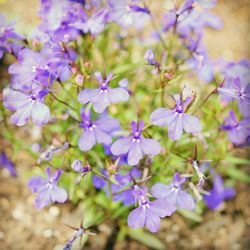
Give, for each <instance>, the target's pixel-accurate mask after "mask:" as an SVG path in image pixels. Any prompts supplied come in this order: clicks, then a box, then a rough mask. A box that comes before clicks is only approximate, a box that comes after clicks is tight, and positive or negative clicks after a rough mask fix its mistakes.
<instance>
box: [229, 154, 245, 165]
mask: <svg viewBox="0 0 250 250" xmlns="http://www.w3.org/2000/svg"><path fill="white" fill-rule="evenodd" d="M225 161H227V162H230V163H233V164H237V165H250V160H248V159H244V158H238V157H234V156H231V155H229V156H227V157H226V158H225Z"/></svg>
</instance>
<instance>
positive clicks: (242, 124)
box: [221, 110, 250, 144]
mask: <svg viewBox="0 0 250 250" xmlns="http://www.w3.org/2000/svg"><path fill="white" fill-rule="evenodd" d="M221 129H223V130H226V131H228V138H229V140H230V141H231V142H233V143H235V144H243V143H244V142H246V140H247V138H248V137H249V136H250V117H248V118H243V119H242V120H241V121H239V122H238V121H237V119H236V116H235V113H234V111H233V110H231V111H230V112H229V116H228V117H226V119H225V124H223V125H221Z"/></svg>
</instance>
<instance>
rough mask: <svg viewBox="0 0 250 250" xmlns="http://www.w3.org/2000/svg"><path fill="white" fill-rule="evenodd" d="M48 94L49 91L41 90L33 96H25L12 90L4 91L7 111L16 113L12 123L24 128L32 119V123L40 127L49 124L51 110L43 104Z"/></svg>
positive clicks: (11, 118)
mask: <svg viewBox="0 0 250 250" xmlns="http://www.w3.org/2000/svg"><path fill="white" fill-rule="evenodd" d="M47 94H48V91H47V89H43V90H41V89H40V88H39V89H37V91H35V92H33V94H31V95H25V94H23V93H22V92H20V91H16V90H12V89H4V91H3V104H4V106H5V107H6V108H7V109H9V110H14V111H15V113H14V114H13V115H12V116H11V117H10V120H11V122H12V123H14V124H16V125H17V126H23V125H25V124H27V122H28V121H29V118H30V117H31V118H32V121H33V122H34V123H35V124H36V125H38V126H43V125H44V124H45V123H47V122H48V121H49V118H50V110H49V108H48V107H47V106H46V105H45V104H44V103H43V99H44V97H45V96H46V95H47Z"/></svg>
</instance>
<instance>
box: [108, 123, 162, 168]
mask: <svg viewBox="0 0 250 250" xmlns="http://www.w3.org/2000/svg"><path fill="white" fill-rule="evenodd" d="M143 127H144V122H143V121H139V122H138V123H136V122H135V121H132V122H131V129H132V134H131V135H130V136H128V137H125V138H122V139H118V140H117V141H116V142H114V143H113V144H112V146H111V148H110V150H111V153H112V154H113V155H115V156H119V155H124V154H127V155H128V159H127V160H128V165H131V166H134V165H137V164H138V163H139V161H140V160H141V159H142V158H143V155H144V154H145V155H157V154H159V153H160V151H161V145H160V144H159V142H158V141H156V140H154V139H146V138H144V137H143V136H142V129H143Z"/></svg>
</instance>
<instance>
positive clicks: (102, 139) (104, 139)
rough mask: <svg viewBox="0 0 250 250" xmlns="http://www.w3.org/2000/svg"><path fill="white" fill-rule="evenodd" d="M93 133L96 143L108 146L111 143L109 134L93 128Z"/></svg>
mask: <svg viewBox="0 0 250 250" xmlns="http://www.w3.org/2000/svg"><path fill="white" fill-rule="evenodd" d="M94 133H95V136H96V141H97V142H98V143H103V144H105V145H109V144H110V143H111V142H112V137H111V136H110V134H108V133H106V132H104V131H103V130H101V129H99V128H95V130H94Z"/></svg>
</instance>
